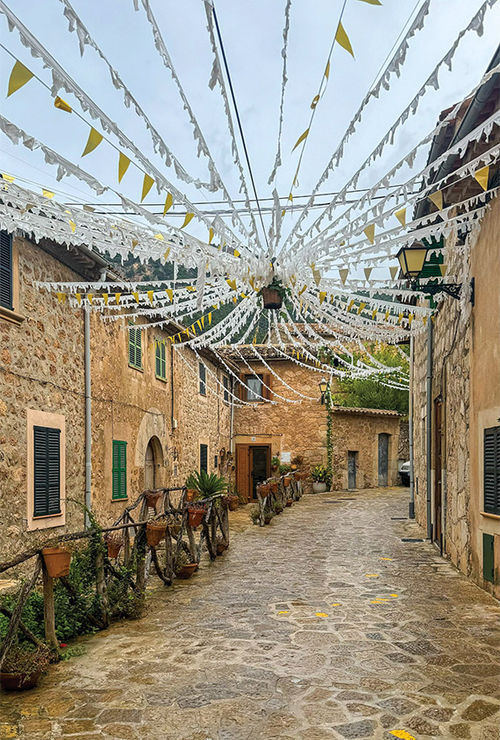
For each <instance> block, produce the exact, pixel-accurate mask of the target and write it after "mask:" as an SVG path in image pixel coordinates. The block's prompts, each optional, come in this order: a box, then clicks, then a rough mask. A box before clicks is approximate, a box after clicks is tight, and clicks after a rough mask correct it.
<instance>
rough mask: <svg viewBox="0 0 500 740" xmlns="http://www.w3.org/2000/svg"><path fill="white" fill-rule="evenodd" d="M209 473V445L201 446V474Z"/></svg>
mask: <svg viewBox="0 0 500 740" xmlns="http://www.w3.org/2000/svg"><path fill="white" fill-rule="evenodd" d="M202 470H204V471H205V473H208V445H200V473H201V471H202Z"/></svg>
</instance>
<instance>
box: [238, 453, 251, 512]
mask: <svg viewBox="0 0 500 740" xmlns="http://www.w3.org/2000/svg"><path fill="white" fill-rule="evenodd" d="M249 456H250V448H249V446H248V445H236V490H237V491H238V493H239V494H241V496H245V497H246V499H247V501H248V499H249V498H250V460H249Z"/></svg>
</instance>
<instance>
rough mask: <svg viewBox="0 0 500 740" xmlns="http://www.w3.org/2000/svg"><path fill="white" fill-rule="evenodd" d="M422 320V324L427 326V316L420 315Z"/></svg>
mask: <svg viewBox="0 0 500 740" xmlns="http://www.w3.org/2000/svg"><path fill="white" fill-rule="evenodd" d="M422 321H423V322H424V326H427V316H422Z"/></svg>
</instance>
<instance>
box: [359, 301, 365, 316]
mask: <svg viewBox="0 0 500 740" xmlns="http://www.w3.org/2000/svg"><path fill="white" fill-rule="evenodd" d="M365 306H366V303H360V304H359V308H358V315H359V314H360V313H361V311H362V310H363V309H364V307H365Z"/></svg>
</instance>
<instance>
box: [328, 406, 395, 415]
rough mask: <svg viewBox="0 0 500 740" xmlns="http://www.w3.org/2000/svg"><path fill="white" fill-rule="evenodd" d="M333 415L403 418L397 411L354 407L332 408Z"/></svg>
mask: <svg viewBox="0 0 500 740" xmlns="http://www.w3.org/2000/svg"><path fill="white" fill-rule="evenodd" d="M332 412H333V413H334V414H359V415H360V416H394V417H397V416H404V414H400V413H399V411H390V410H389V409H362V408H357V407H354V406H332Z"/></svg>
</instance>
